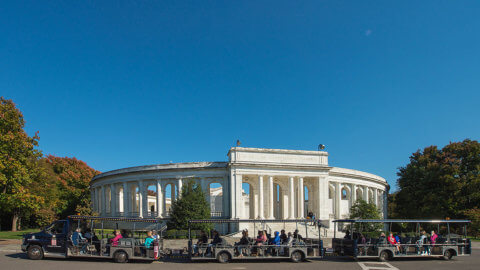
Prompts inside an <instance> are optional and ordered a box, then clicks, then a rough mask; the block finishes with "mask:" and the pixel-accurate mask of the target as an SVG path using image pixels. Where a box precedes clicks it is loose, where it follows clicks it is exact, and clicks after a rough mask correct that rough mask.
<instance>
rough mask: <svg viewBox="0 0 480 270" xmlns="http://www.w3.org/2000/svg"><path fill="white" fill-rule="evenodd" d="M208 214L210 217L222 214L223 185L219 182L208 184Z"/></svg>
mask: <svg viewBox="0 0 480 270" xmlns="http://www.w3.org/2000/svg"><path fill="white" fill-rule="evenodd" d="M209 197H210V201H209V202H208V203H209V204H210V214H211V216H212V217H222V216H223V187H222V185H221V184H220V183H211V184H210V196H209Z"/></svg>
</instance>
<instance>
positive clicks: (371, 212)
mask: <svg viewBox="0 0 480 270" xmlns="http://www.w3.org/2000/svg"><path fill="white" fill-rule="evenodd" d="M350 219H381V213H380V210H379V209H378V208H377V206H376V205H375V204H374V203H367V202H366V201H365V200H357V201H356V202H355V203H354V204H353V205H352V207H351V208H350ZM354 226H355V230H356V231H361V232H375V231H378V230H380V229H381V228H382V224H380V223H356V224H355V225H354Z"/></svg>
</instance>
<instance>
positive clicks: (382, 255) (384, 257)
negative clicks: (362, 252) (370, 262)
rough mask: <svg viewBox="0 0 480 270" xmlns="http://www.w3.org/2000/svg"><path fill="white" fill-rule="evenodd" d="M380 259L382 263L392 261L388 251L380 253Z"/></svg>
mask: <svg viewBox="0 0 480 270" xmlns="http://www.w3.org/2000/svg"><path fill="white" fill-rule="evenodd" d="M378 259H379V260H380V261H381V262H386V261H388V260H390V254H389V253H388V251H386V250H384V251H382V252H380V256H378Z"/></svg>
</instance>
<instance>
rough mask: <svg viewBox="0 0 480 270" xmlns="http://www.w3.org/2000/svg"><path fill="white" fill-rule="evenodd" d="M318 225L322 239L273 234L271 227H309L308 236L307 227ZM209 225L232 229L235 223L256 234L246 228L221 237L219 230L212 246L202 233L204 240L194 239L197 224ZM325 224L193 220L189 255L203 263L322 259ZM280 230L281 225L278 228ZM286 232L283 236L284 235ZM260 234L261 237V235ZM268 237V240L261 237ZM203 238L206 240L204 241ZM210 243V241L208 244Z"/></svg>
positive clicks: (215, 232)
mask: <svg viewBox="0 0 480 270" xmlns="http://www.w3.org/2000/svg"><path fill="white" fill-rule="evenodd" d="M313 222H315V226H314V228H315V229H318V230H319V231H318V238H308V235H305V236H304V237H303V236H301V235H299V234H298V229H297V230H294V232H293V234H292V232H289V234H291V235H290V236H289V234H287V232H285V231H286V230H280V231H272V230H271V229H270V231H268V230H267V228H269V226H268V225H269V224H272V223H275V224H283V228H287V227H288V228H292V226H288V225H287V224H295V227H294V228H299V226H304V227H305V231H304V232H305V233H308V229H307V226H308V225H307V224H310V223H313ZM202 223H203V224H205V223H209V224H212V225H214V227H216V228H218V227H220V228H221V227H222V225H223V226H226V227H229V226H231V225H232V224H234V225H235V227H236V228H240V226H239V224H242V225H243V226H246V227H250V229H251V230H252V231H248V229H244V230H242V231H241V232H236V233H233V234H226V235H223V236H222V235H220V233H219V232H218V231H215V230H214V232H213V236H212V241H211V242H210V243H208V242H207V241H208V237H206V235H203V237H202V234H203V233H200V235H199V236H200V237H199V238H198V239H197V241H196V242H194V241H195V239H193V234H192V229H191V227H192V226H194V225H195V224H202ZM322 224H323V223H322V222H320V221H318V220H316V221H312V220H309V219H297V220H291V219H290V220H238V219H237V220H229V219H210V220H190V221H189V241H188V254H189V258H190V259H191V260H192V261H199V260H217V261H218V262H220V263H227V262H229V261H231V260H236V259H243V260H259V259H291V260H292V261H293V262H301V261H304V260H306V259H308V258H322V257H323V255H324V248H323V240H322V239H321V238H320V228H321V227H322ZM277 227H278V226H277ZM281 231H284V235H283V237H282V236H280V233H281ZM257 233H258V236H257ZM240 234H241V235H240ZM264 234H265V238H264V239H263V240H261V237H263V235H264ZM202 238H203V239H202ZM205 240H207V241H205Z"/></svg>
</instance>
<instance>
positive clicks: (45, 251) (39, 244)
mask: <svg viewBox="0 0 480 270" xmlns="http://www.w3.org/2000/svg"><path fill="white" fill-rule="evenodd" d="M68 228H69V220H57V221H55V222H53V223H52V224H50V225H49V226H47V227H45V228H44V229H43V230H42V231H40V232H36V233H29V234H25V235H24V236H23V241H22V245H21V248H22V251H25V252H27V255H28V257H29V258H30V259H34V260H39V259H42V258H43V257H66V255H67V235H68Z"/></svg>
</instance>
